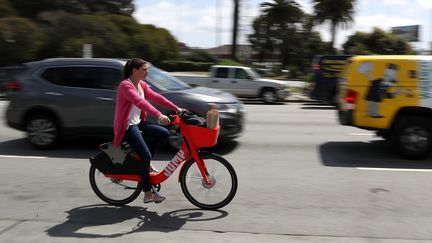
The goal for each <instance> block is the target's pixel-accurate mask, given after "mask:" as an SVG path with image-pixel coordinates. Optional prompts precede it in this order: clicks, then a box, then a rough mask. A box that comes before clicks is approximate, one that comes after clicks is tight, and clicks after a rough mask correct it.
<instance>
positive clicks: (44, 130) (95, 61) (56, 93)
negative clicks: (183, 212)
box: [6, 58, 244, 149]
mask: <svg viewBox="0 0 432 243" xmlns="http://www.w3.org/2000/svg"><path fill="white" fill-rule="evenodd" d="M125 63H126V61H125V60H121V59H104V58H88V59H85V58H52V59H45V60H41V61H36V62H29V63H25V64H23V66H24V71H22V72H21V73H20V74H18V75H17V76H15V80H13V81H12V82H13V83H14V86H15V87H16V89H14V92H13V93H10V94H9V96H10V103H9V106H8V108H7V111H6V121H7V124H8V125H9V126H10V127H12V128H16V129H19V130H22V131H26V132H27V137H28V140H29V141H30V143H31V144H33V145H34V146H36V147H37V148H42V149H44V148H52V147H54V146H55V145H58V144H59V142H60V141H61V140H62V139H63V138H64V137H66V136H68V135H74V136H76V135H86V136H98V137H106V138H107V139H112V137H113V128H112V125H113V118H114V110H115V97H116V87H117V85H118V84H119V82H120V81H121V80H122V70H123V66H124V64H125ZM145 81H146V82H147V83H148V84H149V85H150V87H151V88H152V89H153V90H154V91H156V92H158V93H160V94H162V95H163V96H165V97H166V98H168V99H169V100H171V101H172V102H174V103H175V104H176V105H178V106H179V107H183V108H186V109H188V110H190V111H193V112H195V113H197V114H198V115H200V116H205V114H206V112H207V111H208V110H209V109H210V106H211V105H213V104H214V105H216V107H217V108H218V109H219V111H220V124H221V131H220V138H221V139H234V138H236V137H237V136H238V135H239V134H240V133H241V131H242V128H243V123H244V108H243V105H242V103H241V102H239V101H238V100H237V98H236V97H234V96H233V95H231V94H229V93H226V92H223V91H220V90H216V89H210V88H204V87H199V88H191V87H190V86H189V85H187V84H185V83H183V82H181V81H180V80H178V79H176V78H174V77H172V76H171V75H169V74H168V73H167V72H165V71H162V70H160V69H158V68H157V67H155V66H152V65H150V68H149V74H148V76H147V78H146V80H145ZM156 107H157V108H158V109H160V110H161V111H162V112H163V113H165V114H169V112H170V111H168V110H166V109H164V108H162V107H159V106H156ZM150 121H155V120H151V117H150ZM169 129H170V132H171V136H170V139H169V142H168V144H169V145H170V147H172V148H179V146H180V144H181V142H182V138H181V137H180V136H178V134H176V131H177V128H176V127H173V126H171V127H169Z"/></svg>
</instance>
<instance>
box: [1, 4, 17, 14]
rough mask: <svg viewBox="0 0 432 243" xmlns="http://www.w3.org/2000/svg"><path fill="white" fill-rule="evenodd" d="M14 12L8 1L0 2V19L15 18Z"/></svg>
mask: <svg viewBox="0 0 432 243" xmlns="http://www.w3.org/2000/svg"><path fill="white" fill-rule="evenodd" d="M15 15H16V11H15V9H14V8H13V7H12V5H11V4H10V2H9V1H8V0H0V18H3V17H10V16H15Z"/></svg>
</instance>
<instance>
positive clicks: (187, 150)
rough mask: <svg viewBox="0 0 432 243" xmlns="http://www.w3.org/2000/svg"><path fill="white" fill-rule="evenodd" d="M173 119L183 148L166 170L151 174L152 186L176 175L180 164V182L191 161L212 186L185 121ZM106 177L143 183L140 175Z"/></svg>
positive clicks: (177, 117) (205, 181) (176, 116)
mask: <svg viewBox="0 0 432 243" xmlns="http://www.w3.org/2000/svg"><path fill="white" fill-rule="evenodd" d="M173 117H174V121H173V122H172V123H171V124H173V125H179V126H180V132H181V134H182V135H183V143H182V146H181V148H180V150H179V151H178V152H177V154H176V155H174V157H173V158H172V159H171V160H170V162H169V163H168V165H167V166H166V167H165V169H163V170H162V171H160V172H159V173H156V172H150V184H152V185H157V184H161V183H162V182H164V181H165V180H167V179H168V178H169V177H170V176H171V175H172V174H173V173H174V171H175V170H176V169H177V168H178V167H179V166H180V164H183V165H182V167H181V169H180V173H179V178H178V180H179V181H180V175H181V174H182V173H181V172H182V171H183V168H184V166H185V165H186V163H184V162H185V161H189V160H190V159H194V160H195V162H196V164H197V165H198V168H199V170H200V172H201V175H202V177H203V181H204V183H206V184H207V185H211V184H212V183H211V182H210V181H209V179H208V176H207V175H208V173H207V168H206V165H205V163H204V161H203V160H202V159H201V158H200V156H199V154H198V149H199V148H196V147H195V145H194V144H193V143H191V142H190V141H191V136H190V134H189V132H188V130H187V129H186V125H185V124H184V123H183V121H181V119H180V117H179V116H178V115H174V116H173ZM217 129H219V128H217ZM136 159H138V160H139V157H138V156H137V157H136ZM105 176H106V177H110V178H113V179H119V180H130V181H141V178H140V176H139V175H123V174H108V173H107V174H105Z"/></svg>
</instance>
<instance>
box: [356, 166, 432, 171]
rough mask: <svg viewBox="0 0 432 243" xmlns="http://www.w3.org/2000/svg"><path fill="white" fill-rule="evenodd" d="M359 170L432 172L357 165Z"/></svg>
mask: <svg viewBox="0 0 432 243" xmlns="http://www.w3.org/2000/svg"><path fill="white" fill-rule="evenodd" d="M356 169H358V170H375V171H400V172H432V169H399V168H371V167H356Z"/></svg>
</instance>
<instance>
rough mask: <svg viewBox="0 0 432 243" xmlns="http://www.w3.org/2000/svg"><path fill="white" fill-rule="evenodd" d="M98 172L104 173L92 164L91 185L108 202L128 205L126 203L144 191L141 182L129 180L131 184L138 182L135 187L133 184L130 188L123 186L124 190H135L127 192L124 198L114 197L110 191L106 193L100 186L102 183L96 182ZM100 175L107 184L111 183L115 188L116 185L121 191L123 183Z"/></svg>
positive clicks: (117, 189) (90, 172) (116, 188)
mask: <svg viewBox="0 0 432 243" xmlns="http://www.w3.org/2000/svg"><path fill="white" fill-rule="evenodd" d="M96 173H100V174H102V173H101V172H100V171H99V170H97V169H96V167H95V166H93V165H91V166H90V171H89V179H90V185H91V187H92V189H93V191H94V192H95V193H96V195H97V196H98V197H99V198H100V199H102V200H103V201H104V202H107V203H109V204H111V205H115V206H123V205H126V204H128V203H130V202H132V201H133V200H135V199H136V198H137V197H138V196H139V195H140V193H141V191H142V185H141V182H132V181H128V182H129V183H131V184H135V183H136V186H135V187H133V186H132V187H131V188H128V189H126V188H123V190H133V192H132V193H131V194H130V195H129V194H126V196H125V197H124V198H123V197H122V198H112V197H111V196H110V195H109V193H107V192H105V193H104V192H103V190H101V188H100V186H101V185H100V186H98V183H97V182H96V181H97V180H96ZM98 177H100V178H102V179H101V180H103V181H105V183H106V184H107V185H108V184H110V183H111V184H112V187H113V188H114V187H115V190H116V191H121V187H122V185H120V184H117V183H115V182H113V181H112V180H111V179H110V178H108V177H105V176H104V175H103V174H102V175H101V176H98ZM104 179H106V180H104Z"/></svg>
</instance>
